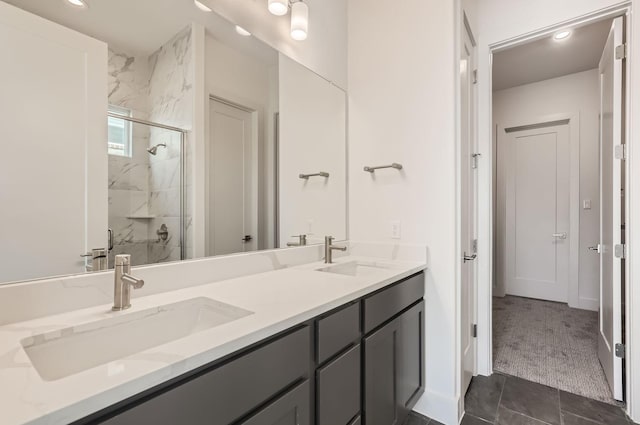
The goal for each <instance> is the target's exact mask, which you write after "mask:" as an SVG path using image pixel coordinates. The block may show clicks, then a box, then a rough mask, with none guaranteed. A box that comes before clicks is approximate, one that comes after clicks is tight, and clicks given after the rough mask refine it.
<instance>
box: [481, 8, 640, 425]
mask: <svg viewBox="0 0 640 425" xmlns="http://www.w3.org/2000/svg"><path fill="white" fill-rule="evenodd" d="M636 1H637V0H636ZM632 3H633V2H632V1H625V2H621V3H619V4H616V5H612V6H611V7H607V8H603V9H600V10H596V11H593V12H591V13H587V14H583V15H580V16H578V17H576V18H573V19H569V20H565V21H562V22H558V23H555V24H553V25H549V26H546V27H543V28H540V29H538V30H535V31H531V32H527V33H525V34H522V35H519V36H516V37H510V38H506V39H504V40H501V41H498V42H495V43H491V44H488V45H486V44H485V45H484V46H481V48H480V50H479V58H478V60H479V65H480V66H479V73H480V77H479V78H480V81H479V84H480V85H481V94H480V96H479V123H478V125H479V142H480V146H479V147H480V153H482V155H483V158H486V167H483V169H482V170H480V172H479V175H478V178H479V182H478V184H479V214H480V215H479V228H478V233H479V234H478V237H479V247H478V248H479V249H478V373H480V374H482V375H490V374H491V373H493V360H492V356H493V352H492V346H491V342H492V333H491V325H492V312H491V298H492V294H493V279H494V276H493V275H494V273H493V268H492V265H493V262H494V259H493V257H494V253H493V249H494V244H493V240H492V235H493V230H494V229H493V227H494V226H493V220H494V218H493V217H494V216H493V173H492V169H493V163H494V161H495V157H494V154H495V152H494V147H493V145H492V143H493V136H494V132H495V128H494V127H493V125H492V96H491V93H492V88H491V81H492V76H491V74H492V67H491V63H492V57H493V54H494V53H496V52H498V51H500V50H504V49H507V48H510V47H514V46H517V45H521V44H524V43H527V42H530V41H534V40H537V39H540V38H543V37H545V36H549V35H550V34H552V33H554V32H555V31H557V30H559V29H564V28H567V27H575V26H580V25H585V24H589V23H592V22H597V21H599V20H603V19H608V18H613V17H616V16H622V15H624V16H625V17H626V25H625V28H626V43H627V59H626V76H627V77H626V87H625V91H626V96H625V99H626V111H625V117H626V122H625V138H626V140H625V142H626V143H627V161H626V170H627V172H626V200H627V202H626V206H625V209H626V217H640V132H638V131H636V125H637V124H636V123H640V107H637V106H636V104H635V102H634V100H635V101H636V102H637V101H638V100H637V99H638V96H635V99H634V96H632V95H631V94H632V93H637V92H638V90H640V73H639V72H636V73H635V74H634V73H632V72H631V69H632V67H633V68H635V54H636V52H637V50H636V49H637V47H636V46H638V45H640V27H638V25H640V21H639V20H636V19H633V16H632V13H631V12H632ZM485 108H486V109H485ZM626 236H627V243H628V249H627V261H626V263H625V272H626V279H625V293H626V302H625V309H626V310H625V319H626V322H625V330H626V331H625V344H626V355H625V359H626V360H625V382H626V388H625V390H626V391H625V399H626V401H627V413H628V414H629V416H630V417H631V418H632V419H633V420H634V421H636V422H638V421H640V287H637V288H636V287H635V286H636V285H634V284H635V283H637V282H640V255H635V249H634V247H635V246H640V224H639V225H637V226H636V223H635V222H633V221H632V222H629V221H627V223H626ZM638 251H639V252H640V249H639V250H638ZM636 275H637V276H636ZM593 301H594V300H586V299H585V300H579V303H581V304H582V305H583V307H587V306H588V305H589V304H590V303H592V302H593ZM636 347H638V348H636Z"/></svg>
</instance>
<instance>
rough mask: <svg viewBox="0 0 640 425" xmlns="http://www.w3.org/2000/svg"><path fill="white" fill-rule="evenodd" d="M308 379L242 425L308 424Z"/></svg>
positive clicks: (309, 413)
mask: <svg viewBox="0 0 640 425" xmlns="http://www.w3.org/2000/svg"><path fill="white" fill-rule="evenodd" d="M309 407H310V394H309V381H304V382H303V383H302V384H300V385H298V386H297V387H295V388H294V389H293V390H291V391H289V392H288V393H286V394H285V395H283V396H282V397H280V398H279V399H277V400H276V401H274V402H273V403H271V404H270V405H268V406H267V407H265V408H264V409H263V410H261V411H260V412H258V413H256V414H255V415H254V416H252V417H251V418H249V419H247V420H246V421H244V422H241V424H242V425H310V424H311V411H310V408H309Z"/></svg>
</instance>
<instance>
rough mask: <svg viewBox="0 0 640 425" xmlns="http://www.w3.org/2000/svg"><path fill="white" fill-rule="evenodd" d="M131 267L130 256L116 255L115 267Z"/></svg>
mask: <svg viewBox="0 0 640 425" xmlns="http://www.w3.org/2000/svg"><path fill="white" fill-rule="evenodd" d="M129 265H131V254H118V255H116V259H115V266H116V267H117V266H129Z"/></svg>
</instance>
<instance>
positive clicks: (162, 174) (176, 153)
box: [108, 28, 193, 265]
mask: <svg viewBox="0 0 640 425" xmlns="http://www.w3.org/2000/svg"><path fill="white" fill-rule="evenodd" d="M190 45H191V28H186V29H185V30H183V31H181V32H180V33H179V34H177V35H176V36H175V37H174V38H173V39H171V40H170V41H168V42H167V43H165V44H164V45H163V46H161V47H160V48H159V49H158V50H157V51H156V52H154V53H153V54H151V55H150V56H149V57H135V56H131V55H127V54H126V53H121V52H116V51H114V50H113V49H109V71H108V72H109V103H110V104H111V105H117V106H121V107H124V108H127V109H129V110H131V113H132V116H134V117H137V118H142V119H145V120H150V121H154V122H159V123H163V124H166V125H172V126H176V127H183V128H190V127H191V122H192V116H193V114H192V112H191V111H192V106H191V105H192V94H191V91H192V84H191V82H190V80H191V75H192V71H193V65H192V63H193V61H192V59H191V53H190V52H191V47H190ZM158 143H165V144H166V145H167V148H166V149H165V148H159V149H158V151H157V154H156V155H155V156H152V155H150V154H149V153H148V152H147V148H148V147H150V146H154V145H156V144H158ZM162 224H165V225H166V226H167V228H168V231H169V234H168V237H167V239H166V240H161V239H159V236H158V234H157V230H159V229H160V227H161V226H162ZM109 226H110V227H111V228H112V229H113V231H114V235H115V238H114V239H115V244H114V249H113V251H112V252H111V256H110V261H111V262H113V257H114V255H116V254H120V253H127V254H131V255H132V260H133V262H134V264H135V265H138V264H149V263H158V262H164V261H173V260H179V259H180V134H178V133H175V132H171V131H167V130H162V129H157V128H151V127H148V126H146V125H141V124H133V125H132V155H131V157H124V156H122V157H121V156H113V155H112V156H110V157H109Z"/></svg>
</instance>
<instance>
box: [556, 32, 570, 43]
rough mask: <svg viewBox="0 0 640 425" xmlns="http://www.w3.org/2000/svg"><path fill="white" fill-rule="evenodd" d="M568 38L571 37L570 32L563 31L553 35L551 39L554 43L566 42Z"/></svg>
mask: <svg viewBox="0 0 640 425" xmlns="http://www.w3.org/2000/svg"><path fill="white" fill-rule="evenodd" d="M570 36H571V31H569V30H564V31H560V32H557V33H555V34H554V35H553V39H554V40H556V41H560V40H566V39H567V38H569V37H570Z"/></svg>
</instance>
